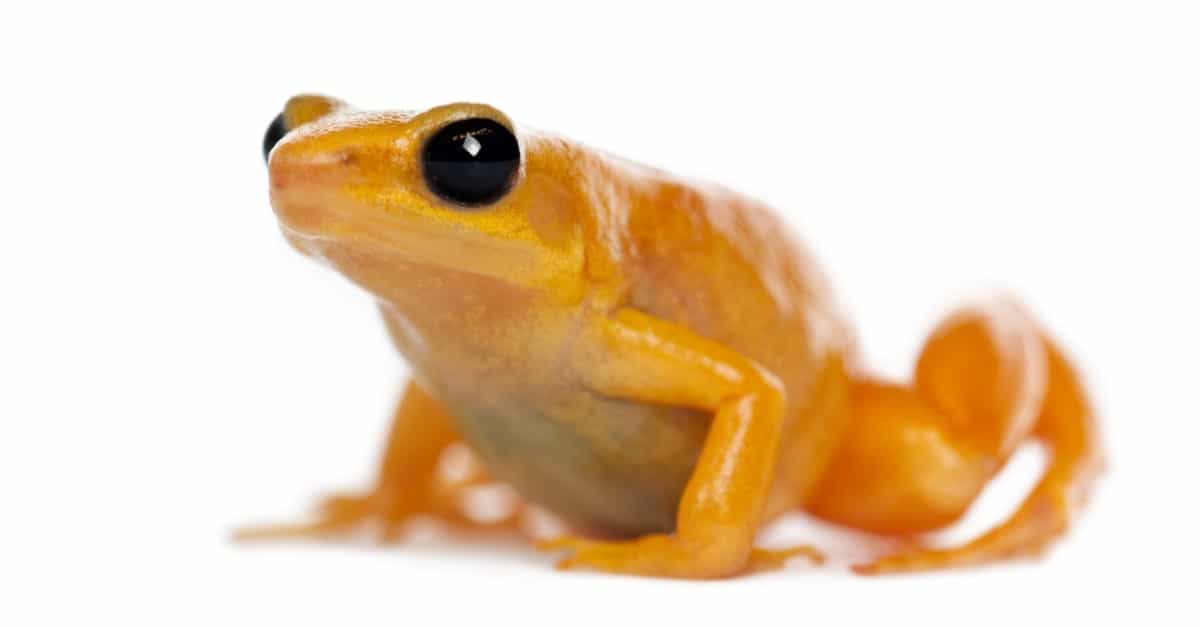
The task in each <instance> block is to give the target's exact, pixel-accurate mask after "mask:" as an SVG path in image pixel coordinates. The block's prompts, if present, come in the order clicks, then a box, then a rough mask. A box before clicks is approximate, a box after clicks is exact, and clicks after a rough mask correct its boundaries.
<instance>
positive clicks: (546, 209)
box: [263, 95, 583, 296]
mask: <svg viewBox="0 0 1200 627" xmlns="http://www.w3.org/2000/svg"><path fill="white" fill-rule="evenodd" d="M263 150H264V153H265V155H266V158H267V163H268V167H269V170H270V179H271V204H272V205H273V206H274V208H275V213H276V215H277V216H278V219H279V222H280V224H281V226H282V228H283V231H284V233H285V235H286V236H287V238H288V240H289V241H290V242H291V243H292V244H293V245H294V246H295V247H296V248H298V249H300V250H301V251H302V252H305V253H306V254H309V255H312V256H314V257H317V258H320V259H323V260H325V261H327V262H329V263H331V264H332V265H334V266H335V267H336V268H337V269H338V270H340V271H341V272H343V273H344V274H346V275H348V276H349V277H350V278H351V279H353V280H355V281H356V282H358V283H360V284H362V285H364V286H365V287H367V288H368V289H370V290H372V291H374V292H377V293H380V292H394V291H397V290H403V289H405V285H404V284H403V282H404V280H405V279H404V277H405V276H413V275H414V274H420V275H423V276H428V275H429V274H430V273H433V274H440V275H442V276H446V277H452V276H463V275H462V274H461V273H468V274H470V275H472V276H475V277H489V278H491V279H496V280H500V281H504V282H506V283H508V284H515V285H518V286H521V287H523V288H534V289H538V288H540V289H548V290H552V291H555V292H557V293H559V294H560V295H564V296H565V295H567V294H568V293H572V292H574V291H577V290H578V286H579V284H580V278H581V273H582V264H583V246H582V239H583V238H582V235H581V228H580V216H579V215H577V211H578V207H579V206H580V202H579V198H580V195H579V191H578V190H579V186H578V185H577V184H575V181H574V180H573V178H574V174H573V173H572V168H571V166H570V163H571V160H570V158H569V157H568V156H567V155H566V153H567V152H568V151H569V147H567V146H566V145H565V144H564V143H563V142H562V141H561V140H557V139H553V138H549V137H546V136H542V135H539V134H537V133H532V132H528V131H523V130H521V129H519V128H517V127H516V126H514V125H513V123H512V121H510V120H509V119H508V117H507V116H505V115H504V114H503V113H501V112H500V111H497V110H496V109H494V108H492V107H489V106H487V105H482V104H451V105H445V106H441V107H436V108H433V109H429V110H428V111H424V112H419V113H417V112H389V113H373V112H362V111H356V110H354V109H352V108H351V107H349V106H347V105H346V104H345V103H343V102H341V101H338V100H335V99H332V98H327V97H324V96H311V95H306V96H297V97H295V98H292V99H291V100H289V101H288V103H287V105H286V106H285V107H284V110H283V112H282V113H280V114H279V116H278V117H277V118H276V119H275V120H274V122H272V123H271V126H270V128H269V129H268V131H267V135H266V137H265V138H264V141H263Z"/></svg>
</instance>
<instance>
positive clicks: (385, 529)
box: [234, 494, 414, 543]
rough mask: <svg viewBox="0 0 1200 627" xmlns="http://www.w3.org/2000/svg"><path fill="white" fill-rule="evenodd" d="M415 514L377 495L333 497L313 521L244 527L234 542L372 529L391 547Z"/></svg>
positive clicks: (323, 504) (309, 536)
mask: <svg viewBox="0 0 1200 627" xmlns="http://www.w3.org/2000/svg"><path fill="white" fill-rule="evenodd" d="M413 513H414V512H413V511H412V510H411V509H410V508H403V507H398V506H396V505H395V504H394V503H388V502H387V501H385V500H384V499H381V498H379V496H377V495H375V494H334V495H331V496H328V497H326V498H324V499H321V501H320V502H319V504H318V505H317V516H316V518H315V519H314V520H311V521H306V522H301V523H284V524H274V525H261V526H251V527H244V528H242V529H239V530H238V531H236V532H235V533H234V538H235V539H237V540H243V541H261V540H295V539H312V538H328V537H333V536H342V535H350V534H354V533H358V532H360V531H363V530H365V529H368V528H370V529H371V530H372V531H373V532H374V538H375V539H376V540H377V541H379V542H381V543H390V542H395V541H397V540H399V539H400V536H401V532H402V530H403V526H404V524H405V523H406V522H407V521H408V519H409V518H411V516H412V515H413Z"/></svg>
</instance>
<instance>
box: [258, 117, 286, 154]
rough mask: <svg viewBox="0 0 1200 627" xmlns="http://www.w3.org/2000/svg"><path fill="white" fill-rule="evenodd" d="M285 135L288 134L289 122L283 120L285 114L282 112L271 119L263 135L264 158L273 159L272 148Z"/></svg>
mask: <svg viewBox="0 0 1200 627" xmlns="http://www.w3.org/2000/svg"><path fill="white" fill-rule="evenodd" d="M284 135H287V122H284V121H283V114H282V113H280V114H279V115H277V116H275V119H274V120H271V125H270V126H268V127H267V133H266V135H263V159H266V160H268V161H269V160H270V159H271V149H272V148H274V147H275V144H278V143H279V140H281V139H283V136H284Z"/></svg>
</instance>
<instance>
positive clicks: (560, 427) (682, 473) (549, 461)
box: [449, 392, 710, 536]
mask: <svg viewBox="0 0 1200 627" xmlns="http://www.w3.org/2000/svg"><path fill="white" fill-rule="evenodd" d="M449 405H450V408H451V413H453V414H454V415H455V418H456V421H457V422H458V426H459V428H460V430H461V431H462V434H463V437H464V438H465V439H466V441H467V443H468V444H470V445H471V447H472V448H473V449H475V451H476V452H477V453H478V454H479V455H480V456H481V457H482V458H483V460H484V462H485V463H486V464H487V466H488V468H489V470H491V472H492V473H493V474H494V475H495V476H496V477H497V478H499V479H501V480H502V481H505V482H506V483H509V484H510V485H512V486H513V487H514V488H515V489H516V490H517V492H519V493H520V494H521V496H522V497H524V498H526V499H528V500H530V501H533V502H535V503H538V504H540V505H542V506H544V507H546V508H548V509H549V510H551V511H553V512H555V513H556V514H558V515H559V516H562V517H563V518H564V519H566V520H567V521H569V522H571V523H573V524H576V525H579V526H581V527H584V528H587V529H591V530H595V531H601V532H605V533H609V534H614V535H629V536H632V535H640V534H645V533H654V532H668V531H671V530H672V529H673V528H674V526H675V512H676V509H677V508H678V506H679V500H680V497H681V495H682V494H683V490H684V487H685V486H686V484H687V481H688V478H689V477H690V476H691V472H692V468H693V467H694V466H695V463H696V459H697V457H698V456H699V454H700V449H701V446H702V445H703V443H704V438H705V435H706V434H707V431H708V426H709V421H710V418H709V416H708V415H707V414H705V413H701V412H696V411H692V410H687V409H681V408H672V407H664V406H658V405H646V404H641V403H635V402H628V401H622V400H615V399H608V398H601V397H598V396H595V395H592V394H590V393H587V392H579V393H576V394H574V395H568V398H565V399H563V400H561V402H557V403H543V404H540V405H535V404H531V403H528V402H516V403H489V404H487V405H484V404H482V403H478V402H471V403H465V404H456V403H449Z"/></svg>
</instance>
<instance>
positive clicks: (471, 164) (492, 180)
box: [422, 118, 521, 207]
mask: <svg viewBox="0 0 1200 627" xmlns="http://www.w3.org/2000/svg"><path fill="white" fill-rule="evenodd" d="M422 161H423V163H422V166H423V168H424V170H425V182H426V183H427V184H428V185H429V189H431V190H433V193H435V194H437V195H438V196H441V197H442V198H444V199H446V200H448V201H450V202H453V203H455V204H459V205H465V206H468V207H474V206H479V205H486V204H488V203H491V202H495V201H496V200H499V199H500V197H501V196H503V195H504V194H505V192H507V191H508V189H509V188H510V187H512V183H513V179H514V178H515V177H516V174H517V167H518V166H519V165H520V164H521V151H520V148H518V146H517V138H516V137H514V136H513V134H512V131H510V130H508V129H507V128H505V127H504V125H503V124H500V123H499V122H495V121H493V120H488V119H486V118H473V119H470V120H461V121H459V122H454V123H452V124H449V125H447V126H446V127H445V128H443V129H442V130H440V131H438V132H437V134H435V135H434V136H433V137H431V138H429V141H428V142H426V144H425V151H424V153H423V154H422Z"/></svg>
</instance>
